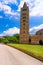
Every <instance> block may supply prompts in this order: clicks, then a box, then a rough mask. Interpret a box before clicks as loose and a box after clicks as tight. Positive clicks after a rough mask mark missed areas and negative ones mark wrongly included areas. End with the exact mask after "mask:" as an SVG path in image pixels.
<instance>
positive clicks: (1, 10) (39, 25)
mask: <svg viewBox="0 0 43 65" xmlns="http://www.w3.org/2000/svg"><path fill="white" fill-rule="evenodd" d="M24 2H26V3H27V6H29V15H30V33H31V34H35V33H36V31H38V30H40V29H43V0H0V36H6V35H13V34H17V33H18V34H19V33H20V9H21V7H23V4H24Z"/></svg>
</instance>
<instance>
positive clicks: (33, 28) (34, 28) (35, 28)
mask: <svg viewBox="0 0 43 65" xmlns="http://www.w3.org/2000/svg"><path fill="white" fill-rule="evenodd" d="M40 29H43V24H41V25H39V26H34V27H32V28H30V33H32V34H35V33H36V32H37V31H38V30H40Z"/></svg>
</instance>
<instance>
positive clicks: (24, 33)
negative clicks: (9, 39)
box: [20, 2, 43, 44]
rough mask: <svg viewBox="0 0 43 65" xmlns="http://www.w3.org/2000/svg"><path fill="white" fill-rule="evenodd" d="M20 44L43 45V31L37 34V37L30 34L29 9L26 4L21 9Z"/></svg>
mask: <svg viewBox="0 0 43 65" xmlns="http://www.w3.org/2000/svg"><path fill="white" fill-rule="evenodd" d="M20 43H29V44H43V30H40V31H38V32H36V35H30V34H29V7H28V6H27V5H26V2H25V3H24V5H23V8H21V15H20Z"/></svg>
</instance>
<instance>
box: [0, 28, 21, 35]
mask: <svg viewBox="0 0 43 65" xmlns="http://www.w3.org/2000/svg"><path fill="white" fill-rule="evenodd" d="M19 33H20V29H19V28H17V27H13V28H9V29H8V30H6V31H3V33H2V34H0V36H12V35H14V34H19Z"/></svg>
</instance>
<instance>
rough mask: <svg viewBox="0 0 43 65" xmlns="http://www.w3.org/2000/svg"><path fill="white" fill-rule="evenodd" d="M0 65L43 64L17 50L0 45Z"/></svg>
mask: <svg viewBox="0 0 43 65" xmlns="http://www.w3.org/2000/svg"><path fill="white" fill-rule="evenodd" d="M0 65H43V62H41V61H39V60H37V59H35V58H33V57H31V56H29V55H27V54H25V53H23V52H21V51H19V50H17V49H14V48H12V47H9V46H6V45H3V44H0Z"/></svg>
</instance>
